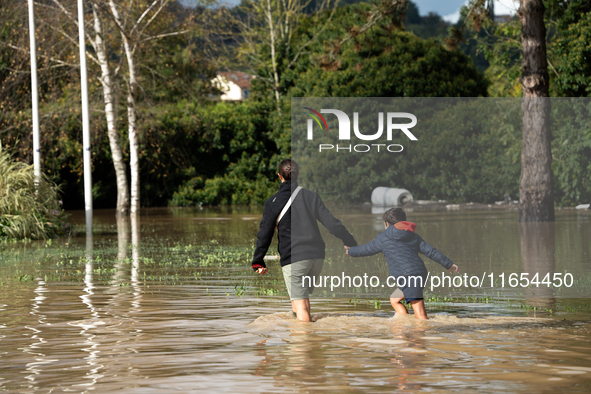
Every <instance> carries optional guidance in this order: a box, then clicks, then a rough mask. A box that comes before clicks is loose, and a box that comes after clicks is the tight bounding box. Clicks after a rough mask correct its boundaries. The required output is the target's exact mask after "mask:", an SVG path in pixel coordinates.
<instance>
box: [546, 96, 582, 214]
mask: <svg viewBox="0 0 591 394" xmlns="http://www.w3.org/2000/svg"><path fill="white" fill-rule="evenodd" d="M552 105H553V108H552V112H553V122H552V124H553V133H552V134H553V137H554V140H553V141H552V157H553V160H552V170H553V173H554V174H553V175H554V196H555V200H556V202H557V203H559V204H560V205H563V206H573V205H578V204H582V203H588V202H590V201H591V182H589V174H591V122H590V120H591V100H589V99H581V98H577V99H567V98H561V99H554V100H552Z"/></svg>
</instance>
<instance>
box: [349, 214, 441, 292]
mask: <svg viewBox="0 0 591 394" xmlns="http://www.w3.org/2000/svg"><path fill="white" fill-rule="evenodd" d="M415 228H416V224H414V223H411V222H398V223H396V224H394V225H393V226H390V227H388V228H387V229H386V230H385V231H384V232H382V233H380V234H378V236H377V237H376V238H375V239H374V240H373V241H371V242H368V243H366V244H364V245H359V246H354V247H352V248H350V249H349V255H350V256H352V257H362V256H372V255H374V254H377V253H383V254H384V256H385V257H386V262H387V263H388V269H389V270H390V276H393V277H395V278H398V277H399V276H410V275H412V276H416V275H419V276H422V277H423V279H425V280H426V276H427V268H426V267H425V263H424V262H423V260H421V258H420V257H419V253H422V254H424V255H425V256H427V257H428V258H430V259H431V260H433V261H435V262H437V263H439V264H441V265H442V266H443V267H444V268H446V269H449V268H451V266H452V264H453V262H452V261H451V260H450V259H449V258H447V257H446V256H445V255H444V254H443V253H441V252H440V251H438V250H437V249H435V248H434V247H433V246H431V245H429V244H428V243H427V242H425V241H424V240H423V238H421V237H420V236H419V235H418V234H415V232H414V230H415ZM425 285H426V284H425ZM405 295H406V293H405Z"/></svg>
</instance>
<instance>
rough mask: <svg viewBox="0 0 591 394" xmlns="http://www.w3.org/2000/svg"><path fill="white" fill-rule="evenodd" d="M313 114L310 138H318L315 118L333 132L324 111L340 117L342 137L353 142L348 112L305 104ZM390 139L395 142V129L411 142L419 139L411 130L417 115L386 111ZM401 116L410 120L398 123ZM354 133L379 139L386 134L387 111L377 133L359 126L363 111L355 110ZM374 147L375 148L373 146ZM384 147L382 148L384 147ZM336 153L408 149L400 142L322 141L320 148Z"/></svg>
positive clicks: (394, 151)
mask: <svg viewBox="0 0 591 394" xmlns="http://www.w3.org/2000/svg"><path fill="white" fill-rule="evenodd" d="M303 108H304V109H306V110H307V111H308V112H309V115H310V116H312V119H308V123H307V125H308V130H307V131H308V140H310V141H311V140H313V139H314V121H316V124H318V126H319V127H320V130H321V131H326V132H329V129H328V124H327V122H326V119H325V118H324V117H323V116H322V114H332V115H335V116H336V117H337V122H338V125H339V127H338V129H339V140H340V141H350V140H351V119H350V118H349V115H347V114H346V113H345V112H344V111H341V110H338V109H321V110H320V112H318V111H316V110H314V109H312V108H309V107H303ZM385 117H386V127H385V129H386V140H387V141H392V136H393V134H394V133H393V131H395V130H400V131H402V132H403V133H404V135H406V137H408V139H409V140H411V141H418V139H417V137H415V135H414V134H413V133H412V132H411V131H410V129H411V128H413V127H414V126H416V124H417V117H416V116H414V115H413V114H411V113H408V112H387V113H386V116H385ZM400 119H408V120H410V123H395V122H399V121H400ZM353 133H354V134H355V137H356V138H357V139H359V140H362V141H375V140H377V139H379V138H381V137H382V135H383V134H384V112H379V113H378V130H377V132H375V133H374V134H363V133H362V132H361V130H360V129H359V113H358V112H353ZM372 147H373V148H372ZM380 148H382V149H381V150H380ZM330 150H334V151H336V152H341V151H346V152H350V153H351V152H357V153H367V152H369V151H371V150H377V151H378V152H380V151H382V152H390V153H398V152H402V151H403V150H404V147H403V146H402V145H400V144H357V145H350V144H349V145H342V146H341V145H339V144H337V145H336V146H335V145H333V144H319V145H318V151H319V152H322V151H330Z"/></svg>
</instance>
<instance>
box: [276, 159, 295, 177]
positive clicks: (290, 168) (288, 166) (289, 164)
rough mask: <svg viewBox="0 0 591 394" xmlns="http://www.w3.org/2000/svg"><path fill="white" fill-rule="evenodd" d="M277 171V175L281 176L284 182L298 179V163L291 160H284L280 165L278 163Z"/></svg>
mask: <svg viewBox="0 0 591 394" xmlns="http://www.w3.org/2000/svg"><path fill="white" fill-rule="evenodd" d="M277 171H278V172H279V175H281V176H282V177H283V179H285V180H286V181H290V180H292V179H294V180H296V179H298V175H299V172H300V170H299V167H298V163H296V162H295V160H291V159H284V160H283V161H282V162H281V163H279V167H278V168H277Z"/></svg>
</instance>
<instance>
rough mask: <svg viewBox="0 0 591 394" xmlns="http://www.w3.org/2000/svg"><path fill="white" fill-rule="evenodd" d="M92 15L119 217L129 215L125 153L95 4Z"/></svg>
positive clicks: (111, 79)
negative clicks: (121, 142) (122, 149)
mask: <svg viewBox="0 0 591 394" xmlns="http://www.w3.org/2000/svg"><path fill="white" fill-rule="evenodd" d="M92 14H93V17H94V33H95V39H94V42H93V43H92V44H93V46H94V50H95V52H96V55H97V59H98V61H99V63H100V67H101V78H100V81H101V84H102V86H103V98H104V101H105V117H106V118H107V135H108V136H109V145H110V147H111V155H112V156H113V166H114V167H115V179H116V182H117V215H127V214H128V213H129V187H128V185H127V173H126V169H125V162H124V161H123V153H122V151H121V144H120V142H119V133H118V132H117V116H116V115H115V108H116V106H115V89H114V81H113V78H112V73H111V68H110V67H109V62H108V59H107V54H106V50H105V44H104V41H103V28H102V22H101V19H100V18H101V15H100V14H99V8H98V6H97V5H96V4H95V3H93V5H92Z"/></svg>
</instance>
